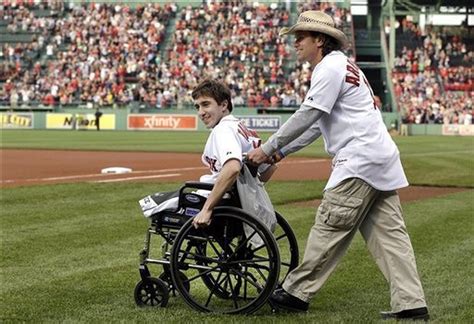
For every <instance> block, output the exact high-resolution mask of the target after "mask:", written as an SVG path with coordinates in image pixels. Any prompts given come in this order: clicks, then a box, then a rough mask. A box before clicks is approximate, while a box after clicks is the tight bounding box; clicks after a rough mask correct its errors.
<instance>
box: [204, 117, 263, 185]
mask: <svg viewBox="0 0 474 324" xmlns="http://www.w3.org/2000/svg"><path fill="white" fill-rule="evenodd" d="M260 144H261V140H260V138H259V137H258V134H257V132H255V131H253V130H250V129H248V128H247V127H246V126H245V125H244V124H243V123H242V122H241V121H239V120H238V119H237V118H235V117H234V116H232V115H227V116H225V117H223V118H222V119H221V121H220V122H219V123H218V124H217V125H216V126H215V127H214V128H213V129H212V131H211V134H210V135H209V137H208V139H207V142H206V146H205V147H204V152H203V154H202V162H203V163H204V165H206V166H208V167H209V170H210V171H211V175H206V176H202V177H201V181H202V182H210V183H214V182H215V181H216V179H217V176H218V174H219V172H220V171H221V169H222V166H223V165H224V164H225V163H226V162H227V161H228V160H229V159H237V160H239V161H242V155H243V154H246V153H248V152H249V151H251V150H253V149H255V148H257V147H259V146H260Z"/></svg>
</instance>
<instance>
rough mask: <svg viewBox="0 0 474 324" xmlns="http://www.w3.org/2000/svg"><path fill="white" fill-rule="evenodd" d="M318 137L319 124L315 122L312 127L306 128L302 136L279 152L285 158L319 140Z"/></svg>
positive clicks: (319, 131) (319, 134)
mask: <svg viewBox="0 0 474 324" xmlns="http://www.w3.org/2000/svg"><path fill="white" fill-rule="evenodd" d="M319 136H321V130H320V129H319V122H318V121H316V122H315V123H313V125H311V127H310V128H308V129H307V130H306V131H305V132H304V133H303V134H301V136H300V137H298V138H297V139H295V140H294V141H293V142H291V143H290V144H288V145H286V146H285V147H283V148H282V149H281V150H280V151H281V152H282V153H283V155H284V156H287V155H289V154H292V153H294V152H297V151H299V150H301V149H302V148H304V147H306V146H308V145H309V144H311V143H313V142H314V141H315V140H317V139H318V138H319Z"/></svg>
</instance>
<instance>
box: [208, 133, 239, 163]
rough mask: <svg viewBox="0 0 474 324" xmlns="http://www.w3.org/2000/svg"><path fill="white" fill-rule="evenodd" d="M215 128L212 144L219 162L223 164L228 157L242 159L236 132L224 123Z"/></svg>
mask: <svg viewBox="0 0 474 324" xmlns="http://www.w3.org/2000/svg"><path fill="white" fill-rule="evenodd" d="M215 130H216V132H213V142H212V144H213V146H214V147H213V151H214V152H216V157H217V160H218V161H219V164H220V165H221V166H223V165H224V164H225V163H226V162H227V161H228V160H230V159H237V160H239V161H242V146H241V145H240V141H239V138H238V136H239V135H238V134H237V132H235V131H234V130H233V129H232V128H231V127H226V126H224V125H223V126H221V127H219V128H217V129H215Z"/></svg>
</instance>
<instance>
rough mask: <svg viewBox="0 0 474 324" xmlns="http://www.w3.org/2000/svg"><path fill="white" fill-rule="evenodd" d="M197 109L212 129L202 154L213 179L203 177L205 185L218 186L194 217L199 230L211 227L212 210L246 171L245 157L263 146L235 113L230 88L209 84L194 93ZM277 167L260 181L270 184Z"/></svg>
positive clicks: (268, 169)
mask: <svg viewBox="0 0 474 324" xmlns="http://www.w3.org/2000/svg"><path fill="white" fill-rule="evenodd" d="M192 98H193V100H194V107H195V108H196V110H197V113H198V116H199V118H200V119H201V120H202V122H203V123H204V125H205V126H206V127H207V128H208V129H212V131H211V133H210V135H209V137H208V139H207V142H206V145H205V148H204V152H203V154H202V162H203V163H204V164H205V165H206V166H208V167H209V170H210V171H211V175H207V176H203V177H201V181H202V182H211V183H214V187H213V189H212V191H211V192H210V194H209V196H208V197H207V200H206V202H205V204H204V206H203V208H202V209H201V211H200V212H199V213H198V214H197V215H196V217H194V220H193V225H194V227H196V228H200V227H206V226H208V225H209V224H210V223H211V221H212V220H211V217H212V210H213V208H214V207H215V206H217V204H218V203H219V202H220V201H221V199H222V198H223V197H224V195H225V194H226V192H227V191H228V190H229V189H231V187H232V186H233V185H234V184H235V183H236V181H237V179H238V177H239V174H240V173H241V169H242V164H243V163H242V157H243V156H244V155H246V154H247V153H248V152H249V151H251V150H253V149H255V148H257V147H258V146H260V143H261V140H260V138H259V137H258V135H257V133H256V132H255V131H253V130H250V129H248V128H247V127H245V125H244V124H243V123H242V122H241V121H239V120H238V119H237V118H235V117H234V116H233V115H232V114H231V113H232V108H233V106H232V101H231V93H230V90H229V88H228V87H227V86H226V85H224V84H223V83H221V82H218V81H213V80H205V81H203V82H201V83H200V84H199V85H198V86H197V87H196V88H195V89H194V90H193V92H192ZM275 169H276V166H275V165H268V164H267V165H263V166H262V167H261V168H259V171H260V180H261V181H264V182H265V181H267V180H268V179H270V177H271V175H272V174H273V172H274V171H275Z"/></svg>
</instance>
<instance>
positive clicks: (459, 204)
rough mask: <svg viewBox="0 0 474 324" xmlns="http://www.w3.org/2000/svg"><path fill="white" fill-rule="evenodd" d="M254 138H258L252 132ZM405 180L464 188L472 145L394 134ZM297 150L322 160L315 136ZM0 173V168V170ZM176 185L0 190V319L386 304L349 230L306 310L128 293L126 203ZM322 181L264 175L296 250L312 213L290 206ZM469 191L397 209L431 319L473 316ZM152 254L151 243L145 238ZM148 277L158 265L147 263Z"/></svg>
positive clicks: (358, 309) (53, 145)
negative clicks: (140, 302)
mask: <svg viewBox="0 0 474 324" xmlns="http://www.w3.org/2000/svg"><path fill="white" fill-rule="evenodd" d="M0 134H1V140H0V147H1V148H2V149H5V148H20V149H28V148H33V149H73V150H84V149H87V150H114V151H152V152H165V151H168V152H196V153H197V152H201V150H202V147H203V145H204V141H205V139H206V137H207V132H191V133H187V132H180V133H178V132H177V133H172V132H106V131H104V132H86V131H84V132H81V131H75V132H73V131H19V130H1V132H0ZM262 135H263V136H262V137H263V138H264V139H265V138H267V137H268V135H269V134H268V133H267V134H262ZM395 141H396V142H397V145H398V147H399V149H400V152H401V156H402V162H403V164H404V167H405V171H406V173H407V176H408V179H409V181H410V182H411V184H429V185H436V186H465V187H470V188H473V187H474V174H473V157H474V142H473V139H472V138H468V137H442V136H429V137H428V136H427V137H421V136H420V137H396V138H395ZM297 155H299V156H309V157H327V155H326V153H325V152H324V149H323V144H322V141H321V140H319V141H317V142H315V143H314V144H312V145H311V146H310V147H308V148H306V149H304V150H302V151H301V152H299V153H298V154H297ZM3 171H8V170H3ZM178 186H179V184H178V183H169V184H154V183H123V184H117V183H114V184H91V183H81V184H61V185H46V186H35V187H19V188H9V189H5V188H4V189H2V190H1V191H0V194H1V197H0V199H1V201H0V202H1V208H0V221H1V223H0V228H1V232H0V234H1V241H0V244H1V252H2V253H1V257H0V262H1V263H0V264H1V272H0V275H1V277H0V279H1V280H0V296H1V297H0V309H1V313H0V321H1V322H15V323H16V322H35V323H36V322H87V323H89V322H93V323H102V322H118V321H120V322H159V323H161V322H171V323H189V322H205V323H222V322H224V321H226V322H231V323H241V322H257V323H264V322H272V323H273V322H276V323H285V322H296V321H302V322H305V323H307V322H308V323H310V322H322V323H326V322H333V323H336V322H338V323H340V322H358V323H359V322H360V323H366V322H368V323H370V322H377V321H378V312H379V311H380V310H382V309H388V308H389V292H388V287H387V285H386V283H385V281H384V279H383V277H382V275H381V274H380V272H379V271H378V269H377V267H376V265H375V263H374V262H373V260H372V259H371V258H370V256H369V254H368V252H367V250H366V248H365V245H364V242H363V240H362V239H361V237H360V236H357V237H356V239H355V240H354V242H353V243H352V245H351V247H350V249H349V251H348V253H347V255H346V256H345V257H344V258H343V261H342V263H341V264H340V265H339V267H338V268H337V270H336V272H335V273H334V275H333V276H331V278H330V279H329V281H328V282H327V284H326V285H325V287H324V288H323V289H322V291H321V292H320V294H319V295H318V296H316V297H315V299H314V300H313V302H312V304H311V308H310V312H309V313H308V314H298V315H293V314H291V315H289V314H278V315H272V314H270V310H269V308H268V307H264V308H262V309H261V310H260V311H259V312H258V313H257V314H256V315H252V316H218V315H208V314H201V313H198V312H196V311H194V310H192V309H190V308H189V307H188V306H187V305H186V304H185V303H184V302H183V300H182V299H181V298H179V297H178V298H172V299H171V300H170V302H169V305H168V307H167V308H165V309H161V308H159V309H140V308H137V307H136V306H135V304H134V300H133V289H134V286H135V284H136V282H137V281H138V280H139V274H138V252H139V251H140V249H141V248H142V245H143V239H144V234H145V230H146V228H147V220H146V219H145V218H144V217H142V216H141V214H140V211H139V207H138V204H137V200H138V199H139V198H141V197H143V196H145V195H148V194H150V193H153V192H157V191H167V190H174V189H176V188H177V187H178ZM323 188H324V182H318V181H290V182H270V183H269V184H268V190H269V193H270V196H271V198H272V201H273V202H274V204H275V205H276V207H277V209H278V211H280V212H281V213H282V214H283V215H285V217H286V218H287V219H288V221H289V222H290V224H291V225H292V227H293V230H294V231H295V234H296V236H297V238H298V240H299V246H300V253H301V255H302V253H303V251H304V246H305V243H306V238H307V235H308V231H309V229H310V227H311V226H312V224H313V220H314V216H315V210H314V208H306V207H296V206H295V205H294V204H292V203H293V202H297V201H302V200H309V199H316V198H321V194H322V189H323ZM473 193H474V191H473V190H472V189H471V190H469V191H465V192H461V193H456V194H450V195H446V196H441V197H438V198H432V199H427V200H423V201H414V202H411V203H405V204H404V205H403V208H404V212H405V218H406V222H407V226H408V230H409V232H410V235H411V238H412V243H413V246H414V248H415V252H416V256H417V263H418V269H419V272H420V275H421V277H422V281H423V285H424V289H425V293H426V297H427V301H428V304H429V307H430V312H431V315H432V318H433V322H441V323H469V322H472V319H473V318H474V314H473V308H472V306H471V305H472V304H474V291H473V287H474V279H473V278H474V273H473V270H472V269H474V267H473V264H472V256H473V255H474V251H473V250H474V236H473V235H472V233H473V223H472V217H473V215H474V213H473V211H474V203H473V202H474V196H473ZM155 249H156V250H158V249H159V247H158V246H157V245H155ZM152 272H153V274H154V275H158V274H159V273H160V272H161V269H159V268H158V267H155V268H152Z"/></svg>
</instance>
